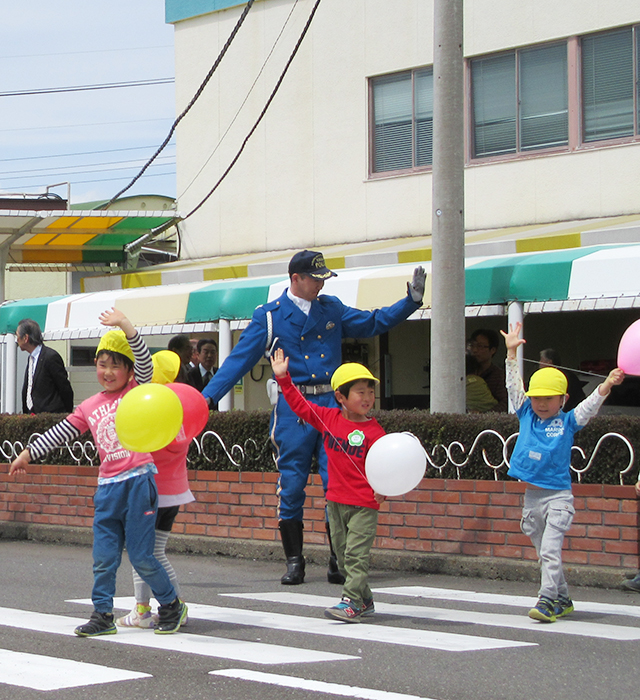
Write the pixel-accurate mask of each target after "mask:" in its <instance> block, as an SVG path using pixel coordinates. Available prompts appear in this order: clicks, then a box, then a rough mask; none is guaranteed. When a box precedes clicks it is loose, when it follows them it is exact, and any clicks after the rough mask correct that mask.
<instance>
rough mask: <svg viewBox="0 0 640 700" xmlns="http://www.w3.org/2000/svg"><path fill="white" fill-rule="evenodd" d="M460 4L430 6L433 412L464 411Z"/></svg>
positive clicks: (443, 1)
mask: <svg viewBox="0 0 640 700" xmlns="http://www.w3.org/2000/svg"><path fill="white" fill-rule="evenodd" d="M462 10H463V0H435V2H434V60H433V204H432V206H433V214H432V221H433V256H432V279H431V412H432V413H436V412H438V413H464V412H465V369H464V352H465V323H464V320H465V316H464V301H465V296H464V61H463V48H462V43H463V41H462V40H463V21H462V17H463V12H462Z"/></svg>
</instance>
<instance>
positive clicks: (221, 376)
mask: <svg viewBox="0 0 640 700" xmlns="http://www.w3.org/2000/svg"><path fill="white" fill-rule="evenodd" d="M420 306H421V304H420V303H419V302H415V301H413V300H412V299H411V296H409V295H407V296H406V297H404V298H403V299H401V300H400V301H398V302H396V303H395V304H393V305H392V306H388V307H385V308H382V309H377V310H375V311H360V310H358V309H354V308H352V307H350V306H345V305H344V304H343V303H342V302H341V301H340V300H339V299H338V298H337V297H334V296H329V295H326V294H322V295H320V296H318V298H317V299H315V300H314V301H313V302H311V309H310V311H309V315H308V316H307V315H306V314H305V313H303V312H302V311H301V310H300V309H299V308H298V307H297V306H296V305H295V304H294V303H293V302H292V301H291V299H289V297H288V296H287V292H286V291H285V292H283V294H282V295H281V296H280V297H279V298H278V299H276V300H275V301H272V302H270V303H268V304H264V305H263V306H260V307H258V308H257V309H256V310H255V312H254V314H253V318H252V319H251V323H250V324H249V325H248V326H247V328H245V330H244V331H243V332H242V335H241V336H240V340H239V342H238V344H237V345H236V347H235V348H234V349H233V351H232V352H231V354H230V355H229V357H228V358H227V359H226V360H225V361H224V362H223V364H222V366H221V367H220V369H219V370H218V371H217V373H216V374H215V376H214V377H213V378H212V379H211V381H210V382H209V384H208V385H207V386H206V387H205V389H204V391H203V392H202V393H203V395H204V396H205V397H206V398H209V399H211V401H212V402H213V403H217V402H218V401H220V399H221V398H222V397H223V396H224V395H225V394H226V393H227V392H228V391H230V390H231V388H232V387H233V385H234V384H235V383H236V382H237V381H238V379H240V377H243V376H244V375H245V374H246V373H247V372H249V370H250V369H251V368H252V367H253V366H254V365H255V364H256V362H258V360H260V358H261V357H262V356H263V355H264V351H265V346H266V343H267V339H268V331H267V312H271V318H272V321H273V332H272V337H273V338H274V339H275V338H276V337H277V338H278V347H280V348H282V350H283V351H284V353H285V356H287V357H288V358H289V372H290V374H291V377H292V380H293V383H294V384H296V385H298V386H300V387H302V389H301V390H302V391H303V393H304V394H305V397H306V398H307V399H310V400H311V401H314V402H316V403H318V404H321V405H323V406H336V405H337V404H336V401H335V398H334V394H333V391H331V387H330V382H331V375H332V374H333V373H334V371H335V370H336V369H337V368H338V366H339V365H340V364H341V363H342V338H370V337H373V336H376V335H380V334H381V333H385V332H387V331H388V330H390V329H391V328H393V327H394V326H396V325H397V324H398V323H400V322H401V321H404V320H405V319H406V318H407V317H408V316H410V315H411V314H412V313H413V312H414V311H416V310H417V309H419V308H420ZM314 387H316V389H314ZM314 391H321V392H322V393H318V394H314V393H313V392H314ZM271 439H272V442H273V444H274V446H275V448H276V452H277V462H278V470H279V471H280V478H279V482H278V496H279V504H280V505H279V517H280V519H282V520H300V521H301V520H302V513H303V505H304V499H305V493H304V488H305V486H306V483H307V479H308V477H309V470H310V468H311V459H312V456H313V455H314V454H316V455H317V457H318V462H319V465H320V475H321V477H322V483H323V486H324V488H325V490H326V486H327V458H326V454H325V452H324V449H323V448H322V436H321V435H320V433H318V431H316V430H315V429H314V428H311V427H310V426H309V425H306V424H302V423H301V422H300V421H299V420H298V417H297V416H296V415H295V414H294V413H293V411H291V409H290V408H289V406H288V405H287V402H286V401H285V399H284V397H283V396H282V394H280V395H279V397H278V402H277V404H276V406H275V408H274V411H273V413H272V416H271Z"/></svg>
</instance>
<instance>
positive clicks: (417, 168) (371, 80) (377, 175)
mask: <svg viewBox="0 0 640 700" xmlns="http://www.w3.org/2000/svg"><path fill="white" fill-rule="evenodd" d="M429 69H430V70H431V72H432V74H433V65H432V64H426V65H422V66H417V67H416V68H405V69H403V70H397V71H389V72H388V73H380V74H377V75H370V76H368V77H367V89H368V100H367V102H368V119H367V123H368V125H369V134H368V158H367V160H368V163H367V170H368V174H367V179H369V180H380V179H384V178H388V177H397V176H400V175H413V174H415V173H424V172H431V170H432V168H433V165H412V166H411V167H410V168H398V169H396V170H381V171H379V172H378V171H376V170H374V165H375V138H376V124H375V102H374V84H375V81H376V80H378V79H380V78H386V77H391V76H400V75H402V74H403V73H406V74H409V75H410V76H411V160H412V162H413V163H415V162H416V160H417V155H418V154H417V151H418V149H417V139H416V123H417V118H416V75H417V74H418V73H420V72H422V71H425V70H429ZM431 155H432V160H433V153H432V154H431Z"/></svg>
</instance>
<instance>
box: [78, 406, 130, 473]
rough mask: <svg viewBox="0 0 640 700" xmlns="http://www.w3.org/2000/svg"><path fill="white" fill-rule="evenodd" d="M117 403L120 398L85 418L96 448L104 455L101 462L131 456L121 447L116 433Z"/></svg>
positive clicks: (99, 407)
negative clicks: (96, 445) (93, 436)
mask: <svg viewBox="0 0 640 700" xmlns="http://www.w3.org/2000/svg"><path fill="white" fill-rule="evenodd" d="M119 403H120V398H118V399H116V400H115V401H113V402H112V403H110V404H102V405H101V406H98V408H96V409H95V410H94V411H92V412H91V413H90V414H89V415H88V416H87V420H88V421H89V425H91V427H92V428H93V430H92V432H93V434H94V435H95V439H96V442H97V443H98V447H99V448H100V449H102V450H103V451H104V453H105V455H104V458H103V462H113V461H114V460H117V459H126V458H127V457H129V456H130V455H131V452H129V450H125V449H124V448H123V447H122V445H121V444H120V440H119V439H118V435H117V433H116V409H117V408H118V404H119Z"/></svg>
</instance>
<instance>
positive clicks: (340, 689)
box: [210, 668, 429, 700]
mask: <svg viewBox="0 0 640 700" xmlns="http://www.w3.org/2000/svg"><path fill="white" fill-rule="evenodd" d="M210 673H211V675H212V676H226V677H227V678H237V679H239V680H243V681H254V682H255V683H266V684H268V685H277V686H280V687H281V688H296V689H298V690H307V691H312V692H316V693H325V694H327V695H341V696H343V697H347V698H362V699H363V700H429V698H424V697H423V698H421V697H418V696H417V695H405V694H404V693H393V692H389V691H388V690H374V689H373V688H357V687H355V686H352V685H342V684H340V683H325V682H323V681H309V680H306V679H305V678H295V677H292V676H282V675H279V674H275V673H260V672H259V671H249V670H247V669H239V668H231V669H225V670H223V671H210Z"/></svg>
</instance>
